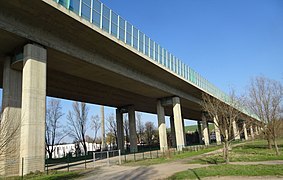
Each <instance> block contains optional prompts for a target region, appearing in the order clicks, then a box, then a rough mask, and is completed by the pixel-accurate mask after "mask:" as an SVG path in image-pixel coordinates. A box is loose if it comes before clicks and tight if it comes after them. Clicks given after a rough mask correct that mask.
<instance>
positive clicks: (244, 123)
mask: <svg viewBox="0 0 283 180" xmlns="http://www.w3.org/2000/svg"><path fill="white" fill-rule="evenodd" d="M243 130H244V136H245V140H246V141H247V140H248V132H247V127H246V122H243Z"/></svg>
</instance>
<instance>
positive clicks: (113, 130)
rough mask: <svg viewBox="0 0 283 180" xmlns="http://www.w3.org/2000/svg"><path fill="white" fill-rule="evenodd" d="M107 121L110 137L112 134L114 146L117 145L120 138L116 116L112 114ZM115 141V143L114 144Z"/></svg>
mask: <svg viewBox="0 0 283 180" xmlns="http://www.w3.org/2000/svg"><path fill="white" fill-rule="evenodd" d="M106 121H107V123H108V124H107V127H108V131H109V133H108V135H110V134H111V136H112V143H113V144H116V143H117V142H118V139H117V138H118V137H117V124H116V121H115V119H114V114H113V113H112V114H110V115H109V116H108V117H107V118H106ZM114 140H115V142H114Z"/></svg>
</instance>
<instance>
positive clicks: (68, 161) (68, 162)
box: [67, 153, 70, 172]
mask: <svg viewBox="0 0 283 180" xmlns="http://www.w3.org/2000/svg"><path fill="white" fill-rule="evenodd" d="M67 164H68V172H69V171H70V166H69V165H70V153H69V155H68V159H67Z"/></svg>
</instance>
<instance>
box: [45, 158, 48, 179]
mask: <svg viewBox="0 0 283 180" xmlns="http://www.w3.org/2000/svg"><path fill="white" fill-rule="evenodd" d="M45 163H46V174H47V175H48V158H47V159H46V161H45Z"/></svg>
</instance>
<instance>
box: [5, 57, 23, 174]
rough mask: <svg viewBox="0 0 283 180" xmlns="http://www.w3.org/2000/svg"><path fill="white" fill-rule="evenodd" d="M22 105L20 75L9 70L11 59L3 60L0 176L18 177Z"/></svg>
mask: <svg viewBox="0 0 283 180" xmlns="http://www.w3.org/2000/svg"><path fill="white" fill-rule="evenodd" d="M21 103H22V73H21V72H20V71H16V70H13V69H12V68H11V58H10V57H6V58H5V59H4V71H3V98H2V112H3V115H2V119H1V126H2V127H1V128H2V131H1V134H0V136H1V137H0V141H2V142H4V141H7V143H6V144H4V147H2V148H1V150H2V152H3V154H2V157H0V161H1V164H0V175H18V174H19V160H20V155H19V154H20V149H19V147H20V128H21Z"/></svg>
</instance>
